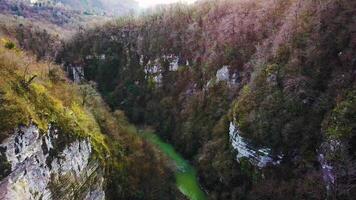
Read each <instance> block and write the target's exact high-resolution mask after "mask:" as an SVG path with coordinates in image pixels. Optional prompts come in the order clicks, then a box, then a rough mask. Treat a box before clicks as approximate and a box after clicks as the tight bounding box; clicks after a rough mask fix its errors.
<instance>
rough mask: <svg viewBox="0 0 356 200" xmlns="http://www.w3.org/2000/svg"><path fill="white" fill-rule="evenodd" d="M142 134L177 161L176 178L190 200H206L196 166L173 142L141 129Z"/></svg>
mask: <svg viewBox="0 0 356 200" xmlns="http://www.w3.org/2000/svg"><path fill="white" fill-rule="evenodd" d="M141 135H142V136H143V137H144V138H145V139H146V140H147V141H148V142H150V143H151V144H153V145H155V146H156V147H157V148H158V149H159V150H160V151H162V152H163V153H164V154H165V155H167V156H168V157H169V158H170V159H171V160H172V161H173V162H174V163H175V165H176V170H175V178H176V185H177V187H178V189H179V190H180V191H181V192H182V193H183V194H184V195H186V196H187V197H188V198H189V199H190V200H205V199H206V195H205V193H204V192H203V190H202V189H201V188H200V186H199V182H198V179H197V173H196V170H195V169H194V167H193V166H191V165H190V164H189V162H188V161H187V160H185V159H184V158H183V157H182V156H181V155H180V154H179V153H178V152H176V151H175V149H174V147H173V146H172V145H171V144H169V143H167V142H165V141H163V140H162V139H161V138H160V137H159V136H157V135H156V134H154V133H152V132H148V131H141Z"/></svg>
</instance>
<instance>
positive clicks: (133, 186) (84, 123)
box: [0, 40, 176, 199]
mask: <svg viewBox="0 0 356 200" xmlns="http://www.w3.org/2000/svg"><path fill="white" fill-rule="evenodd" d="M4 41H8V40H4ZM5 45H6V42H5V43H4V44H2V45H1V46H0V76H1V80H0V90H1V96H0V101H1V104H0V133H1V135H0V139H1V141H2V140H3V139H5V138H6V137H8V135H9V134H12V132H13V130H14V128H16V127H17V126H18V125H29V124H30V123H33V124H36V125H37V126H38V127H39V129H40V130H41V132H42V133H46V130H47V129H48V125H49V124H51V125H54V126H56V127H57V128H58V129H59V130H60V131H59V132H60V134H62V136H65V137H69V138H89V139H90V141H91V144H92V146H93V149H94V157H95V158H96V159H98V160H99V161H100V163H101V167H102V169H103V171H104V172H105V177H106V178H107V179H106V180H107V193H106V195H107V197H108V199H116V198H118V197H120V198H121V197H122V198H123V199H142V196H144V197H145V199H157V198H158V197H159V198H162V199H172V198H171V197H172V196H174V195H175V193H176V191H175V189H174V188H175V187H174V184H173V181H172V180H171V178H170V170H169V169H168V167H166V164H165V160H164V158H163V157H162V156H161V155H160V154H159V153H158V152H156V151H155V150H154V149H153V148H152V147H151V146H150V145H148V144H146V142H144V141H142V140H141V139H140V138H139V137H138V136H137V134H136V130H135V129H134V128H133V127H132V125H130V124H129V123H128V122H127V121H126V118H125V116H124V115H123V114H122V112H120V111H116V112H114V113H111V112H110V111H109V110H110V109H108V107H107V106H106V104H105V103H104V102H103V101H102V99H101V98H100V96H99V95H97V94H96V92H95V89H93V88H91V92H90V95H88V94H86V95H85V96H83V95H84V94H83V92H82V90H81V88H82V87H84V86H78V85H76V84H74V83H71V82H70V81H69V80H67V78H66V77H65V74H64V73H63V71H62V70H61V69H60V67H59V66H56V65H53V64H51V63H46V62H34V61H33V60H35V59H34V58H33V57H31V56H29V55H27V54H26V53H24V52H23V51H20V50H16V49H9V48H5ZM85 87H86V88H90V87H91V86H89V85H88V86H85ZM84 98H85V101H83V99H84ZM83 102H85V103H83ZM59 148H63V146H58V147H56V148H55V149H56V150H57V151H58V150H59ZM0 162H1V166H2V167H3V168H2V169H1V171H2V172H4V173H6V172H7V170H6V168H7V166H8V165H7V164H6V163H3V160H0ZM5 175H6V174H5ZM1 176H2V175H1Z"/></svg>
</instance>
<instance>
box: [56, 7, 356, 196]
mask: <svg viewBox="0 0 356 200" xmlns="http://www.w3.org/2000/svg"><path fill="white" fill-rule="evenodd" d="M355 7H356V5H355V3H354V2H350V1H346V0H345V1H332V0H331V1H325V2H320V1H302V0H289V1H284V0H283V1H282V0H281V1H272V0H271V1H250V0H246V1H238V2H236V1H232V0H231V1H229V0H226V1H202V2H200V3H198V4H196V5H195V6H192V7H189V6H183V5H181V6H176V7H165V8H161V10H158V11H157V12H156V13H154V14H151V15H148V16H142V17H139V18H121V19H119V20H117V21H116V22H112V23H108V24H106V25H104V26H99V27H97V28H93V29H89V30H87V31H85V32H81V33H78V34H77V35H76V36H74V37H73V38H72V39H71V40H69V41H68V42H67V43H66V44H65V46H64V49H63V52H62V54H60V55H59V58H60V60H61V62H62V63H71V64H75V66H76V67H83V70H84V74H85V78H86V79H88V80H92V81H95V82H97V83H98V88H99V91H100V92H101V94H102V95H103V96H104V99H105V100H106V102H108V103H109V105H110V106H111V107H112V108H120V109H122V110H124V111H125V112H126V114H127V115H128V117H129V119H130V120H131V121H133V122H136V123H147V124H150V125H153V126H154V127H156V128H157V130H158V131H159V132H160V134H161V136H163V137H165V138H167V139H168V140H170V141H171V142H172V143H173V144H174V145H175V147H176V148H177V149H178V150H179V151H180V152H182V153H183V154H184V155H185V156H187V157H189V158H191V160H192V161H194V163H195V164H196V166H198V167H199V169H200V170H199V172H200V176H201V180H202V183H203V186H204V187H205V188H206V189H207V190H208V191H209V194H210V196H211V198H212V199H238V198H241V199H285V198H294V199H325V198H326V196H327V195H329V197H330V198H341V199H351V197H352V195H353V194H354V188H355V185H354V184H353V182H352V180H353V177H355V174H354V170H353V167H352V166H353V163H354V159H355V154H354V152H355V145H354V142H353V140H354V137H355V131H354V130H355V126H354V123H353V122H352V121H354V120H350V119H354V118H355V113H356V112H355V102H354V101H353V99H354V93H355V57H354V55H355V47H356V43H355V40H354V38H355V30H354V28H353V27H355V21H354V20H353V17H352V16H355ZM68 66H69V65H68ZM229 132H230V134H229ZM239 138H242V139H239ZM333 141H336V143H337V144H338V147H337V149H338V150H337V151H333V150H332V143H335V142H333ZM234 142H235V143H234ZM233 145H234V146H233ZM233 149H235V151H233ZM341 155H342V156H341ZM330 167H331V168H332V169H333V170H331V171H330V170H324V169H325V168H330ZM343 169H347V170H346V171H347V172H345V171H343ZM346 188H352V189H350V190H349V189H346Z"/></svg>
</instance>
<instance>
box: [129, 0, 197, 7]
mask: <svg viewBox="0 0 356 200" xmlns="http://www.w3.org/2000/svg"><path fill="white" fill-rule="evenodd" d="M136 1H138V2H139V4H140V7H141V8H148V7H151V6H155V5H157V4H169V3H175V2H186V3H193V2H194V1H196V0H136Z"/></svg>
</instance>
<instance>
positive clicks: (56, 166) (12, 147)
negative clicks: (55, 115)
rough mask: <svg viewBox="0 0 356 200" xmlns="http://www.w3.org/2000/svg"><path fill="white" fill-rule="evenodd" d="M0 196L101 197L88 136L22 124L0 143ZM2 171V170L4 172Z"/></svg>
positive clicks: (99, 176)
mask: <svg viewBox="0 0 356 200" xmlns="http://www.w3.org/2000/svg"><path fill="white" fill-rule="evenodd" d="M0 148H1V151H0V154H1V158H2V159H1V160H0V161H1V163H0V164H1V165H2V166H6V167H2V173H3V179H2V180H1V181H0V199H1V200H3V199H4V200H5V199H9V200H10V199H11V200H16V199H105V193H104V190H103V187H104V178H103V175H102V174H103V173H102V171H101V170H100V169H99V167H98V166H99V162H98V161H97V160H96V159H94V158H93V157H92V155H93V151H92V147H91V143H90V141H89V140H88V139H79V138H73V137H70V136H68V135H65V134H63V133H61V132H60V131H59V130H58V129H56V128H55V127H53V126H52V127H50V128H49V130H48V131H47V133H45V134H42V133H40V131H39V129H38V128H37V127H36V126H35V125H30V126H28V127H26V126H22V127H19V128H17V129H16V130H15V132H14V134H13V135H11V136H10V137H9V138H7V139H6V140H5V141H3V143H2V144H1V145H0ZM4 173H5V174H4Z"/></svg>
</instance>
